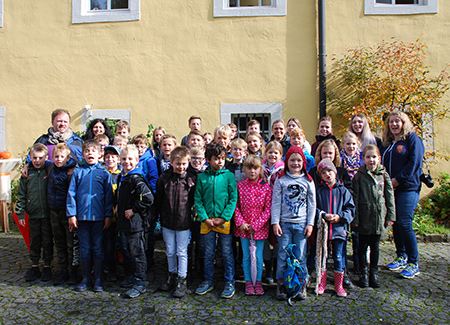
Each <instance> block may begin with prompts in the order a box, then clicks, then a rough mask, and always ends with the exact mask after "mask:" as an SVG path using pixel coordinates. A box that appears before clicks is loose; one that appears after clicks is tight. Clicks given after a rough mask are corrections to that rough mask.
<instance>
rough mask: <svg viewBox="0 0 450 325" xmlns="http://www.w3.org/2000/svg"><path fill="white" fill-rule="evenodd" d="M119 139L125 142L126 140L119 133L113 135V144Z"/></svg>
mask: <svg viewBox="0 0 450 325" xmlns="http://www.w3.org/2000/svg"><path fill="white" fill-rule="evenodd" d="M119 141H126V142H128V139H127V138H125V137H123V136H121V135H116V136H115V137H114V140H113V144H115V143H117V142H119Z"/></svg>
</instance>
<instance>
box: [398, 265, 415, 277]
mask: <svg viewBox="0 0 450 325" xmlns="http://www.w3.org/2000/svg"><path fill="white" fill-rule="evenodd" d="M419 274H420V271H419V266H418V265H416V264H413V263H408V264H406V268H405V269H404V270H403V271H401V272H400V275H401V276H402V277H404V278H407V279H412V278H414V277H415V276H416V275H419Z"/></svg>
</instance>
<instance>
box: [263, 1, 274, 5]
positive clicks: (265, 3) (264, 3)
mask: <svg viewBox="0 0 450 325" xmlns="http://www.w3.org/2000/svg"><path fill="white" fill-rule="evenodd" d="M262 5H263V6H271V5H272V0H263V1H262Z"/></svg>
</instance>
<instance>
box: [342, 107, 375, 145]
mask: <svg viewBox="0 0 450 325" xmlns="http://www.w3.org/2000/svg"><path fill="white" fill-rule="evenodd" d="M355 117H359V118H360V119H361V120H362V121H363V130H362V132H361V134H360V135H359V136H358V138H359V142H361V148H364V147H365V146H367V145H368V144H376V143H377V140H376V139H375V136H374V135H373V133H372V131H371V130H370V126H369V121H367V117H366V116H365V115H364V114H361V113H356V114H355V115H353V117H352V119H351V120H350V125H349V126H348V130H349V131H350V132H353V133H355V134H356V132H355V131H354V130H353V126H352V124H353V120H354V119H355Z"/></svg>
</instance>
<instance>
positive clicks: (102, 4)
mask: <svg viewBox="0 0 450 325" xmlns="http://www.w3.org/2000/svg"><path fill="white" fill-rule="evenodd" d="M107 8H108V7H107V5H106V0H91V10H106V9H107Z"/></svg>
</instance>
